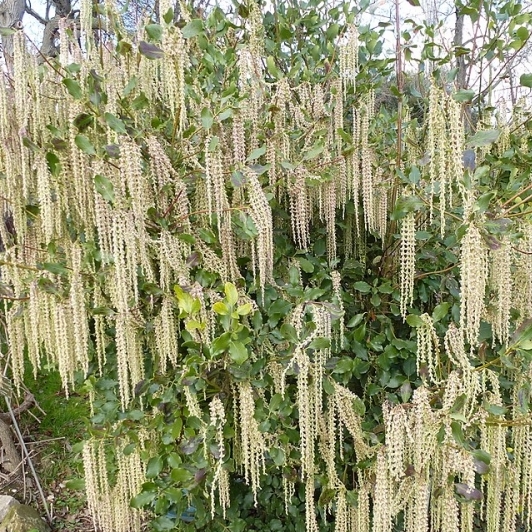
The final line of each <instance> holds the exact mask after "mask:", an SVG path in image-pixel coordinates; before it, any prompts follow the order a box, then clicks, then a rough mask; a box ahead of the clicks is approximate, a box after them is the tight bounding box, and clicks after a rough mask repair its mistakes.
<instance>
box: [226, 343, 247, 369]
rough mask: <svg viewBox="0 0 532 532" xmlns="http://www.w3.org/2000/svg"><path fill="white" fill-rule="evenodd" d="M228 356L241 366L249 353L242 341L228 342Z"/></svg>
mask: <svg viewBox="0 0 532 532" xmlns="http://www.w3.org/2000/svg"><path fill="white" fill-rule="evenodd" d="M229 356H230V357H231V360H232V361H233V362H235V363H236V364H238V365H239V366H241V365H242V364H243V363H244V362H245V361H246V360H247V359H248V358H249V353H248V350H247V348H246V346H245V345H244V344H243V343H242V342H231V343H230V344H229Z"/></svg>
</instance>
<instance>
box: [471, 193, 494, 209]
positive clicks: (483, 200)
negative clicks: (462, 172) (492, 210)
mask: <svg viewBox="0 0 532 532" xmlns="http://www.w3.org/2000/svg"><path fill="white" fill-rule="evenodd" d="M496 195H497V193H496V192H495V191H494V190H492V191H490V192H486V193H485V194H482V196H480V198H478V199H477V201H476V202H475V206H476V210H477V211H478V212H480V213H484V212H486V211H487V210H488V207H489V205H490V202H491V200H492V199H493V198H495V196H496Z"/></svg>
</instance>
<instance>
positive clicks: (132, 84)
mask: <svg viewBox="0 0 532 532" xmlns="http://www.w3.org/2000/svg"><path fill="white" fill-rule="evenodd" d="M137 83H138V80H137V78H136V76H133V77H132V78H131V79H130V80H129V81H128V82H127V85H126V86H125V87H124V90H123V91H122V96H128V95H129V94H130V93H131V91H133V90H134V89H135V87H136V86H137Z"/></svg>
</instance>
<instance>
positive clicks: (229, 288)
mask: <svg viewBox="0 0 532 532" xmlns="http://www.w3.org/2000/svg"><path fill="white" fill-rule="evenodd" d="M224 291H225V297H226V299H227V302H228V303H229V304H230V305H231V306H235V305H236V304H237V303H238V291H237V289H236V287H235V285H234V284H233V283H225V286H224Z"/></svg>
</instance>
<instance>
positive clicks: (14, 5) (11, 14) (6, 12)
mask: <svg viewBox="0 0 532 532" xmlns="http://www.w3.org/2000/svg"><path fill="white" fill-rule="evenodd" d="M25 11H26V0H2V1H1V2H0V26H1V27H3V28H11V27H12V26H15V25H16V24H17V23H22V17H23V16H24V12H25ZM2 48H3V51H4V58H5V61H6V65H7V68H8V69H9V71H13V36H12V35H5V36H3V37H2Z"/></svg>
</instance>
